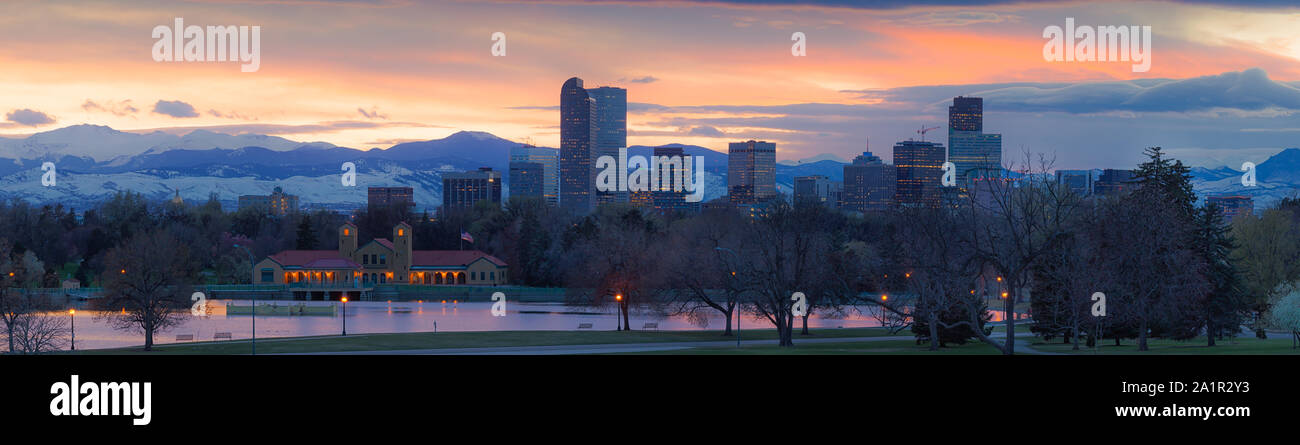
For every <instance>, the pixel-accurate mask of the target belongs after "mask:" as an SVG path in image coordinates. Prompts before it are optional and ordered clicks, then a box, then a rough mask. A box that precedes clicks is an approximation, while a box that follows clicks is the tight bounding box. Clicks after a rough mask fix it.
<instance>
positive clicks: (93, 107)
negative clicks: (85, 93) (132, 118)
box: [81, 99, 140, 116]
mask: <svg viewBox="0 0 1300 445" xmlns="http://www.w3.org/2000/svg"><path fill="white" fill-rule="evenodd" d="M81 109H83V110H86V111H98V112H103V113H110V114H112V115H114V116H126V115H131V114H136V113H139V112H140V109H139V108H136V107H135V105H134V104H132V103H131V99H127V100H123V101H120V102H116V101H112V100H107V101H104V103H98V102H95V101H93V100H90V99H86V102H85V103H83V104H81Z"/></svg>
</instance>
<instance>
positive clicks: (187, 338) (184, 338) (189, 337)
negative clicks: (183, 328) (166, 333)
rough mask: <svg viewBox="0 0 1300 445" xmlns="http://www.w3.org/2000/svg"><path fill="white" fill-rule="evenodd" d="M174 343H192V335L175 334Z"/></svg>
mask: <svg viewBox="0 0 1300 445" xmlns="http://www.w3.org/2000/svg"><path fill="white" fill-rule="evenodd" d="M176 341H194V334H176Z"/></svg>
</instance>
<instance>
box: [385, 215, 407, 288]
mask: <svg viewBox="0 0 1300 445" xmlns="http://www.w3.org/2000/svg"><path fill="white" fill-rule="evenodd" d="M411 254H412V249H411V226H409V225H407V224H406V223H405V222H401V223H398V224H397V226H396V227H393V259H392V260H391V262H390V263H389V264H390V265H391V266H392V268H393V278H392V280H390V281H396V282H398V283H406V282H410V279H409V278H410V276H411Z"/></svg>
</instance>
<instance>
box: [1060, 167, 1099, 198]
mask: <svg viewBox="0 0 1300 445" xmlns="http://www.w3.org/2000/svg"><path fill="white" fill-rule="evenodd" d="M1093 182H1094V181H1093V174H1092V170H1057V171H1056V183H1057V184H1060V185H1062V186H1064V187H1065V188H1066V189H1068V190H1070V191H1072V192H1074V194H1076V195H1079V196H1091V195H1092V187H1093Z"/></svg>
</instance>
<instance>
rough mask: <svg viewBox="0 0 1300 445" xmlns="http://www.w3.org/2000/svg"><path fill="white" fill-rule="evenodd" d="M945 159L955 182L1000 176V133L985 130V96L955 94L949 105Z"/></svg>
mask: <svg viewBox="0 0 1300 445" xmlns="http://www.w3.org/2000/svg"><path fill="white" fill-rule="evenodd" d="M948 162H952V163H953V165H954V166H955V167H956V170H957V182H959V183H961V184H963V185H964V184H966V183H967V181H968V180H969V179H971V178H989V177H1001V176H1002V135H1001V134H996V133H984V99H983V98H979V97H963V96H957V97H954V98H953V99H952V105H951V106H949V107H948Z"/></svg>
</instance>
